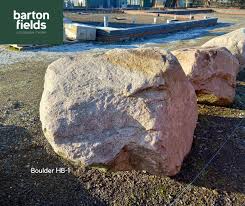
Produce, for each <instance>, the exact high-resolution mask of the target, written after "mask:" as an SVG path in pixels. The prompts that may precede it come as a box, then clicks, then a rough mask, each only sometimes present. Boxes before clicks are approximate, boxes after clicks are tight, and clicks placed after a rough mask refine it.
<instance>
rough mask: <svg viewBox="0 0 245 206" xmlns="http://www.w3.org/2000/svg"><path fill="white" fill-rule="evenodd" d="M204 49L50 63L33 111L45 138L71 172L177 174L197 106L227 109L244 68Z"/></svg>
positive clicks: (221, 51)
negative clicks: (77, 168) (73, 167)
mask: <svg viewBox="0 0 245 206" xmlns="http://www.w3.org/2000/svg"><path fill="white" fill-rule="evenodd" d="M243 32H244V30H243ZM220 38H223V37H220ZM236 39H237V36H236ZM243 45H245V41H244V42H243ZM209 46H210V45H208V47H202V48H190V49H182V50H177V51H174V52H173V54H174V55H176V56H174V55H173V54H172V53H170V52H166V51H163V50H161V49H157V48H144V49H131V50H130V49H129V50H120V49H116V50H111V51H108V52H97V53H83V54H80V55H78V56H76V57H65V58H62V59H59V60H57V61H56V62H54V63H52V64H51V65H50V66H49V67H48V69H47V72H46V75H45V84H44V92H43V95H42V100H41V103H40V118H41V122H42V129H43V132H44V135H45V136H46V138H47V139H48V141H49V142H50V144H51V145H52V147H53V149H54V150H55V152H56V153H57V154H59V155H60V156H62V157H64V158H65V159H67V160H69V161H71V162H73V163H74V164H77V165H81V166H88V165H90V166H91V165H98V164H103V165H105V166H106V167H108V168H109V169H111V170H133V169H134V170H145V171H147V172H149V173H152V174H162V175H169V176H172V175H175V174H177V173H178V172H179V171H180V168H181V165H182V162H183V160H184V158H185V157H186V155H187V154H188V153H189V151H190V150H191V146H192V141H193V134H194V130H195V127H196V122H197V116H198V112H197V98H198V101H201V102H206V101H209V100H210V101H211V103H213V104H218V105H228V104H230V103H232V101H233V98H234V90H235V83H236V75H237V73H238V70H239V61H240V63H241V64H243V62H242V58H240V57H244V53H242V52H244V50H243V49H240V50H239V53H236V54H235V52H236V51H238V50H234V51H232V52H233V54H235V56H234V55H233V54H232V53H231V52H230V51H229V50H228V49H226V48H222V47H217V46H216V47H209ZM239 48H242V47H240V44H239ZM237 58H238V59H239V61H238V60H237ZM196 94H197V95H196ZM210 96H211V98H210Z"/></svg>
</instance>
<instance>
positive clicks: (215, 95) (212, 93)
mask: <svg viewBox="0 0 245 206" xmlns="http://www.w3.org/2000/svg"><path fill="white" fill-rule="evenodd" d="M173 54H174V55H175V56H176V57H177V59H178V60H179V62H180V64H181V66H182V68H183V70H184V72H185V73H186V75H187V77H188V78H189V80H190V81H191V83H192V85H193V86H194V88H195V90H196V93H197V97H198V101H199V102H203V103H212V104H215V105H221V106H225V105H229V104H231V103H232V102H233V100H234V97H235V87H236V76H237V73H238V71H239V62H238V60H237V59H236V57H234V56H233V55H232V54H231V53H230V52H229V51H228V50H227V49H226V48H224V47H223V48H217V47H216V48H215V47H212V48H189V49H180V50H177V51H173Z"/></svg>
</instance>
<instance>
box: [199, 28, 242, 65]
mask: <svg viewBox="0 0 245 206" xmlns="http://www.w3.org/2000/svg"><path fill="white" fill-rule="evenodd" d="M202 47H226V48H227V49H228V50H229V51H230V52H231V53H232V54H233V55H235V56H236V57H237V59H238V60H239V62H240V65H241V67H245V28H241V29H238V30H235V31H233V32H230V33H228V34H225V35H222V36H218V37H216V38H213V39H211V40H210V41H208V42H206V43H205V44H204V45H203V46H202Z"/></svg>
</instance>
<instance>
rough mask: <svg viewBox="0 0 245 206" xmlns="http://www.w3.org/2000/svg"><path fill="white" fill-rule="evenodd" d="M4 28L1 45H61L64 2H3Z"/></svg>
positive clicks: (0, 8)
mask: <svg viewBox="0 0 245 206" xmlns="http://www.w3.org/2000/svg"><path fill="white" fill-rule="evenodd" d="M0 24H1V32H0V44H60V43H62V41H63V0H41V1H40V0H21V1H20V0H7V1H3V2H2V3H1V6H0Z"/></svg>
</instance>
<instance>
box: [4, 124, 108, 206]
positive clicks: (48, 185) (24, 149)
mask: <svg viewBox="0 0 245 206" xmlns="http://www.w3.org/2000/svg"><path fill="white" fill-rule="evenodd" d="M0 134H1V135H0V165H1V167H0V183H1V187H0V205H4V206H8V205H11V206H12V205H104V203H103V202H102V201H100V200H99V199H97V198H95V197H92V196H91V195H90V194H89V192H88V191H87V190H86V189H85V188H84V187H83V185H82V184H81V183H80V182H79V181H78V180H77V178H76V177H74V176H73V175H72V174H71V173H70V174H69V173H65V174H58V173H54V174H31V168H32V167H35V168H38V169H41V168H54V169H55V168H67V167H68V166H67V165H66V164H64V163H63V162H62V161H61V160H60V159H58V157H57V156H56V155H50V154H49V153H47V151H46V149H45V148H43V147H40V146H38V145H36V144H35V143H34V142H33V138H32V136H31V135H30V134H29V133H28V131H27V130H26V129H25V128H22V127H17V126H13V125H2V124H0Z"/></svg>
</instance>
